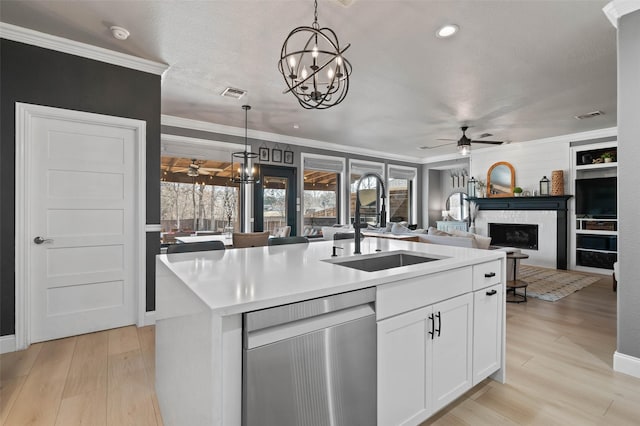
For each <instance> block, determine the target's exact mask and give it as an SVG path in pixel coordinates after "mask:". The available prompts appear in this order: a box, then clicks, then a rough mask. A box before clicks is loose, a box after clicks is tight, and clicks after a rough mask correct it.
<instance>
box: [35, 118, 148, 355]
mask: <svg viewBox="0 0 640 426" xmlns="http://www.w3.org/2000/svg"><path fill="white" fill-rule="evenodd" d="M59 111H64V110H59ZM68 113H69V112H66V113H61V116H57V117H56V116H54V117H50V116H44V117H43V116H38V115H34V116H32V117H30V120H29V123H28V125H27V129H28V130H27V137H26V140H25V142H26V143H25V150H26V156H25V157H26V161H25V165H26V167H27V168H28V170H26V171H25V172H26V173H25V174H24V175H25V176H27V186H26V187H25V191H26V201H27V203H28V204H27V205H28V206H29V207H28V209H27V210H28V215H27V218H26V220H27V223H26V232H24V235H26V236H27V238H28V239H29V241H28V242H27V244H28V245H27V246H26V250H25V254H27V256H28V259H27V264H28V268H27V271H28V272H27V277H26V281H27V291H26V297H27V304H26V305H27V308H28V311H29V315H28V318H27V321H28V330H27V333H28V334H29V338H27V343H33V342H38V341H43V340H50V339H56V338H60V337H66V336H71V335H76V334H82V333H88V332H92V331H97V330H104V329H108V328H113V327H120V326H123V325H128V324H134V323H135V322H136V314H137V303H136V302H137V297H136V292H137V291H136V289H137V286H136V278H137V275H136V268H138V267H139V266H140V265H138V262H137V260H136V259H138V257H137V253H136V251H137V250H139V248H140V247H139V244H138V237H137V235H138V233H137V232H136V226H137V225H136V220H137V215H138V214H139V212H138V209H137V207H136V206H137V205H138V204H137V200H136V198H137V196H138V195H139V194H138V189H139V182H138V181H137V167H138V158H137V156H138V155H139V153H138V149H137V143H138V138H139V135H138V131H137V130H136V129H135V128H132V127H131V126H122V125H119V124H118V120H126V119H118V118H115V117H107V116H100V115H96V114H85V113H77V112H70V113H75V114H79V115H80V116H81V117H82V119H81V120H78V119H77V118H71V117H65V116H64V115H65V114H68ZM54 115H55V114H54ZM72 115H73V114H72ZM128 121H132V120H128Z"/></svg>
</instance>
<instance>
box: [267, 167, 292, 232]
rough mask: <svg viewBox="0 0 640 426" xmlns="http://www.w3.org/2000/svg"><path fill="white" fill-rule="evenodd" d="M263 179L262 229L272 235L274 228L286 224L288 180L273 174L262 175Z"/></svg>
mask: <svg viewBox="0 0 640 426" xmlns="http://www.w3.org/2000/svg"><path fill="white" fill-rule="evenodd" d="M263 179H264V183H263V186H262V194H263V200H264V201H263V205H264V213H263V217H264V222H263V228H262V229H264V230H265V231H269V233H270V234H271V235H274V234H275V232H274V231H275V230H276V228H279V227H282V226H287V206H288V204H287V190H288V183H289V180H288V179H287V178H282V177H275V176H264V178H263Z"/></svg>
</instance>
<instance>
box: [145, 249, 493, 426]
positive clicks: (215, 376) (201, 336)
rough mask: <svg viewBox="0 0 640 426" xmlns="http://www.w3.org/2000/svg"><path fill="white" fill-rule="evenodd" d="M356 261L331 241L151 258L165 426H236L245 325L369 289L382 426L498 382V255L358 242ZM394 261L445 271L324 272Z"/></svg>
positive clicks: (418, 416)
mask: <svg viewBox="0 0 640 426" xmlns="http://www.w3.org/2000/svg"><path fill="white" fill-rule="evenodd" d="M334 245H335V246H338V247H342V248H343V250H338V257H337V258H332V257H331V252H332V247H333V246H334ZM353 249H354V244H353V241H351V240H339V241H326V242H317V243H314V244H295V245H283V246H269V247H256V248H249V249H234V250H225V251H208V252H195V253H183V254H171V255H159V256H158V257H157V261H156V270H157V275H156V391H157V395H158V401H159V404H160V409H161V412H162V416H163V421H164V424H166V425H185V424H189V425H224V426H235V425H238V426H239V425H240V424H241V414H242V413H241V410H242V408H241V401H242V314H243V313H245V312H250V311H255V310H259V309H264V308H269V307H273V306H278V305H283V304H288V303H294V302H299V301H304V300H309V299H314V298H318V297H324V296H328V295H332V294H338V293H343V292H348V291H352V290H358V289H362V288H367V287H376V320H377V341H378V351H377V357H378V366H377V381H378V385H377V388H378V397H377V398H378V412H377V418H378V424H379V425H381V426H382V425H395V424H407V425H415V424H419V423H420V422H421V421H423V420H424V419H426V418H428V417H430V416H431V415H432V414H434V413H435V412H436V411H438V410H439V409H440V408H442V407H444V406H445V405H447V404H448V403H450V402H451V401H453V400H455V399H456V398H457V397H459V396H460V395H462V393H464V392H465V391H466V390H468V389H470V388H471V387H472V386H475V385H476V384H477V383H479V382H480V381H481V380H483V379H485V378H486V377H489V376H491V377H493V378H494V379H496V380H498V381H500V382H504V365H505V356H504V350H505V314H504V306H503V305H504V289H505V279H504V277H505V276H506V273H505V253H504V252H501V251H493V250H475V249H466V248H460V247H449V246H442V245H432V244H425V243H417V242H405V241H394V240H387V239H378V238H367V239H364V240H363V241H362V247H361V249H362V255H357V256H356V255H353V254H352V253H353ZM394 251H411V252H420V253H424V254H426V255H429V256H431V257H437V258H440V259H441V260H437V261H432V262H427V263H421V264H417V265H410V266H403V267H399V268H392V269H387V270H381V271H377V272H365V271H361V270H357V269H351V268H348V267H345V266H341V265H336V264H332V263H330V262H327V260H329V261H335V260H343V259H346V258H347V257H351V258H358V257H361V256H366V255H370V254H371V255H373V254H375V253H377V252H380V253H381V254H384V253H389V252H394ZM331 259H333V260H331ZM440 329H442V330H443V332H442V336H440ZM445 331H447V332H445ZM452 333H453V334H452Z"/></svg>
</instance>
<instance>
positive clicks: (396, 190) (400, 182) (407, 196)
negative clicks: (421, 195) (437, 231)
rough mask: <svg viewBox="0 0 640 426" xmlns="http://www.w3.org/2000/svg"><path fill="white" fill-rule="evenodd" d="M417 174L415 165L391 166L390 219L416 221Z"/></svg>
mask: <svg viewBox="0 0 640 426" xmlns="http://www.w3.org/2000/svg"><path fill="white" fill-rule="evenodd" d="M416 175H417V170H416V169H415V168H413V167H403V166H392V165H390V166H389V187H388V188H387V192H388V194H389V207H388V210H389V221H391V222H403V221H406V222H409V223H411V222H413V221H415V218H416V214H417V213H416V211H415V190H414V189H415V179H416Z"/></svg>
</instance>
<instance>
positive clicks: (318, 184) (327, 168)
mask: <svg viewBox="0 0 640 426" xmlns="http://www.w3.org/2000/svg"><path fill="white" fill-rule="evenodd" d="M303 167H304V173H303V185H304V192H303V194H304V197H303V206H304V219H303V220H304V222H303V225H304V229H303V232H302V235H304V236H307V237H311V238H313V237H320V236H322V227H323V226H331V225H334V224H336V223H340V181H341V180H340V177H341V176H342V173H343V170H344V160H342V159H340V158H333V157H320V156H318V157H316V156H309V155H303Z"/></svg>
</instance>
